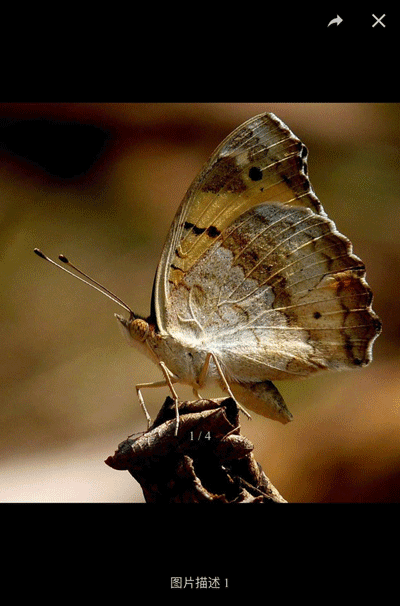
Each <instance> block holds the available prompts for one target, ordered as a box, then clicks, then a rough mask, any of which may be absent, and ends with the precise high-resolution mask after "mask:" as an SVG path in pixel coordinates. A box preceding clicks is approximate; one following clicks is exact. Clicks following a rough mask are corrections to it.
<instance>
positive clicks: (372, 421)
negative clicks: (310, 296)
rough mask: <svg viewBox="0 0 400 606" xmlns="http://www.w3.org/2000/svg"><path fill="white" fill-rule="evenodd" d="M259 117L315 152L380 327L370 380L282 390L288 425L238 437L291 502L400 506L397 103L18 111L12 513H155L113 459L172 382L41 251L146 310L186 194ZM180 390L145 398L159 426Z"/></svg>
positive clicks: (263, 424) (2, 294) (10, 271)
mask: <svg viewBox="0 0 400 606" xmlns="http://www.w3.org/2000/svg"><path fill="white" fill-rule="evenodd" d="M263 111H273V112H275V113H276V114H277V115H278V116H279V117H280V118H281V119H282V120H283V121H284V122H286V123H287V124H288V126H289V127H290V128H291V129H292V130H293V131H294V133H295V134H296V135H298V136H299V137H300V138H301V139H302V141H303V142H304V143H305V144H306V145H307V147H308V148H309V152H310V156H309V173H310V178H311V182H312V184H313V187H314V189H315V191H316V193H317V195H318V197H319V198H320V200H321V202H322V204H323V206H324V208H325V210H326V212H327V213H328V215H329V216H330V217H331V218H332V219H333V220H334V221H335V223H336V225H337V227H338V229H339V231H341V232H342V233H344V234H345V235H346V236H347V237H349V238H350V239H351V241H352V242H353V245H354V250H355V253H356V254H357V255H358V256H360V257H361V258H362V259H363V261H364V262H365V264H366V266H367V278H368V282H369V284H370V285H371V287H372V289H373V291H374V294H375V301H374V309H375V310H376V312H377V313H378V314H379V315H380V317H381V319H382V321H383V333H382V335H381V336H380V337H379V338H378V340H377V341H376V343H375V348H374V362H373V363H372V365H371V366H370V367H368V368H366V369H362V370H357V371H352V372H344V373H340V374H338V373H332V374H329V373H326V374H322V375H321V376H319V377H314V378H311V379H307V380H304V381H301V382H280V383H278V384H277V385H278V388H279V389H280V391H281V393H282V394H283V395H284V397H285V400H286V402H287V404H288V406H289V408H290V410H291V412H292V413H293V415H294V420H293V422H292V423H290V424H288V425H285V426H282V425H280V424H278V423H276V422H274V421H270V420H268V419H264V418H262V417H257V416H256V415H254V414H253V421H251V422H248V421H246V419H244V418H243V420H242V432H243V434H244V435H246V436H247V437H248V438H249V439H250V440H251V441H252V442H253V443H254V446H255V455H256V458H257V460H258V461H259V463H260V464H261V465H262V467H263V469H264V471H265V472H266V474H267V475H268V476H269V478H270V479H271V481H272V482H273V484H274V485H275V486H276V487H277V489H278V490H279V491H280V492H281V494H282V495H283V496H284V497H285V498H286V499H287V500H288V501H291V502H399V501H400V446H399V444H400V440H399V435H400V371H399V337H400V331H399V325H400V297H399V282H400V272H399V263H400V233H399V225H400V179H399V166H400V163H399V160H400V105H398V104H356V103H354V104H321V103H313V104H281V103H251V104H244V103H237V104H227V103H215V104H214V103H204V104H185V103H182V104H180V103H172V104H162V103H160V104H148V103H142V104H136V103H121V104H114V103H110V104H108V103H50V104H49V103H31V104H21V103H8V104H0V213H1V214H0V217H1V235H0V238H1V239H0V244H1V282H2V285H1V289H0V300H1V317H0V330H1V349H0V357H1V361H0V406H1V411H0V443H1V453H2V454H1V460H0V502H10V501H13V502H95V501H97V502H104V501H107V502H110V501H114V502H123V501H125V502H143V497H142V493H141V490H140V487H139V486H138V485H137V484H136V483H135V482H134V481H133V479H132V478H131V476H130V475H129V474H128V473H127V472H117V471H114V470H112V469H110V468H109V467H107V466H106V465H105V464H104V459H106V458H107V457H108V456H109V455H110V454H112V453H113V452H114V450H115V449H116V447H117V444H118V443H119V442H120V441H122V440H123V439H125V437H126V436H127V434H130V433H133V432H135V431H140V430H143V429H145V422H144V418H143V416H142V413H141V410H140V408H139V405H138V404H137V401H136V392H135V389H134V386H135V384H136V383H139V382H144V381H153V380H158V379H159V378H160V372H159V370H158V369H157V367H156V366H154V365H153V364H152V363H151V362H150V361H147V360H146V359H144V358H142V357H140V356H139V355H138V354H136V351H135V350H134V349H131V348H129V347H128V346H127V344H126V343H125V341H124V340H123V338H122V336H121V335H120V332H119V329H118V326H117V322H116V320H115V318H114V316H113V314H114V312H121V310H120V309H119V308H118V307H117V306H116V305H115V304H114V303H112V302H111V301H109V300H107V299H106V298H104V297H102V296H101V295H99V294H98V293H96V292H95V291H93V290H92V289H90V288H88V287H86V286H85V285H83V284H81V283H79V282H78V281H77V280H74V279H72V278H71V277H69V276H68V275H66V274H65V273H64V272H61V271H59V270H57V268H55V267H53V266H51V265H49V264H47V263H45V262H44V261H43V260H41V259H39V258H38V257H37V256H36V255H34V254H33V248H34V247H39V248H41V249H43V251H44V252H45V253H46V254H48V255H49V256H51V257H53V258H55V259H56V258H57V256H58V254H59V253H63V254H65V255H66V256H67V257H69V258H70V260H71V261H72V262H75V263H76V264H77V265H78V267H80V268H82V269H83V270H84V271H86V272H87V273H89V274H90V275H91V276H93V277H94V278H95V279H96V280H98V281H100V282H101V283H103V284H104V285H105V286H106V287H108V288H109V289H111V290H112V291H114V292H115V293H116V294H117V295H118V296H120V297H121V298H122V299H124V300H125V301H126V302H127V303H128V304H129V305H130V306H131V307H132V308H133V309H134V310H135V311H136V312H137V313H140V314H142V315H147V314H148V313H149V309H150V296H151V289H152V283H153V278H154V272H155V269H156V266H157V263H158V259H159V255H160V253H161V249H162V245H163V242H164V239H165V237H166V234H167V231H168V228H169V225H170V223H171V221H172V219H173V216H174V213H175V211H176V209H177V206H178V204H179V202H180V201H181V199H182V197H183V195H184V194H185V192H186V189H187V188H188V186H189V185H190V183H191V181H192V179H193V178H194V177H195V175H196V174H197V172H198V171H199V169H200V168H201V166H202V164H203V163H204V162H205V161H206V160H207V158H208V157H209V155H210V154H211V152H212V151H213V150H214V148H215V147H216V146H217V145H218V144H219V143H220V142H221V141H222V139H223V138H224V137H225V136H226V135H227V134H229V132H230V131H231V130H233V129H234V128H235V127H236V126H238V125H239V124H240V123H242V122H243V121H244V120H246V119H248V118H250V117H252V116H254V115H256V114H257V113H260V112H263ZM178 390H179V393H180V395H182V397H183V398H185V397H188V398H191V391H190V390H189V389H187V388H185V387H180V386H178ZM167 393H168V392H167V390H166V389H160V390H147V391H146V392H145V398H146V403H147V406H148V409H149V411H150V413H151V415H152V417H153V418H154V416H155V415H156V413H157V411H158V408H159V406H160V404H161V403H162V402H163V400H164V398H165V396H166V395H167ZM209 395H211V394H209ZM217 395H221V394H217Z"/></svg>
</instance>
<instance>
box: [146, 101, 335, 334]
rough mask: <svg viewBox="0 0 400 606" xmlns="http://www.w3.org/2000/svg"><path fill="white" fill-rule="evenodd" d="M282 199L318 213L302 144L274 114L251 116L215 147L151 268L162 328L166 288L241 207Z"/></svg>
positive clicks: (165, 315)
mask: <svg viewBox="0 0 400 606" xmlns="http://www.w3.org/2000/svg"><path fill="white" fill-rule="evenodd" d="M270 201H271V202H272V201H273V202H282V203H284V204H288V205H296V206H304V207H308V208H311V209H312V210H313V211H314V212H315V213H317V214H321V213H322V214H324V211H323V209H322V206H321V204H320V202H319V200H318V198H317V197H316V196H315V194H314V192H313V190H312V188H311V185H310V182H309V180H308V178H307V149H306V147H305V146H304V145H303V143H302V142H301V141H300V140H299V139H298V138H297V137H296V136H295V135H294V134H293V133H292V132H291V131H290V130H289V128H288V127H287V126H286V125H285V124H284V123H283V122H282V121H281V120H279V119H278V118H277V117H276V116H275V115H274V114H268V113H266V114H261V115H259V116H255V117H254V118H251V119H250V120H248V121H247V122H245V123H244V124H242V125H241V126H239V127H238V128H237V129H236V130H234V131H233V132H232V133H231V134H230V135H229V136H228V137H227V138H226V139H225V140H224V141H223V142H222V143H221V144H220V145H219V146H218V148H217V149H216V150H215V152H214V153H213V154H212V156H211V158H210V159H209V160H208V162H206V164H205V165H204V167H203V169H202V170H201V172H200V173H199V174H198V176H197V177H196V179H195V180H194V182H193V183H192V185H191V187H190V188H189V190H188V191H187V193H186V196H185V197H184V199H183V201H182V203H181V205H180V207H179V209H178V211H177V213H176V215H175V219H174V221H173V223H172V225H171V228H170V231H169V233H168V236H167V240H166V242H165V245H164V249H163V252H162V256H161V260H160V263H159V266H158V269H157V273H156V278H155V283H154V289H153V301H152V303H153V309H154V312H155V315H156V318H157V324H158V327H159V329H160V332H161V333H163V332H167V331H168V307H169V303H168V302H169V291H170V288H171V285H172V284H178V283H180V282H181V281H182V280H183V277H184V275H185V273H186V272H187V271H188V270H189V269H190V268H191V267H193V265H195V264H196V262H197V260H198V259H199V258H200V257H201V256H202V255H203V253H204V252H205V251H206V250H207V249H208V248H209V247H210V246H211V244H212V243H213V241H214V239H215V238H216V237H217V236H218V235H219V234H220V233H221V231H223V230H224V229H225V228H226V227H227V226H229V225H230V224H231V223H232V222H233V221H234V220H235V219H236V218H237V217H239V216H240V215H241V214H242V213H244V212H245V211H246V210H248V209H250V208H252V207H254V206H256V205H257V204H260V203H267V202H270Z"/></svg>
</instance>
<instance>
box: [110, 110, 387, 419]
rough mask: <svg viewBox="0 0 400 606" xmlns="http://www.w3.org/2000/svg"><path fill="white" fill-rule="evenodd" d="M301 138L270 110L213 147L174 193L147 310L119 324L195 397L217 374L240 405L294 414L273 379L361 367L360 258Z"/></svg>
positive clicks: (365, 354)
mask: <svg viewBox="0 0 400 606" xmlns="http://www.w3.org/2000/svg"><path fill="white" fill-rule="evenodd" d="M307 155H308V152H307V148H306V147H305V145H303V143H302V142H301V141H300V140H299V139H298V138H297V137H296V136H295V135H294V134H293V133H292V132H291V131H290V130H289V128H288V127H287V126H286V125H285V124H284V123H283V122H282V121H281V120H279V119H278V118H277V117H276V116H275V115H274V114H272V113H264V114H261V115H258V116H255V117H253V118H251V119H250V120H248V121H247V122H245V123H244V124H242V125H241V126H239V127H238V128H237V129H236V130H234V131H233V132H232V133H231V134H230V135H229V136H228V137H227V138H226V139H225V140H224V141H223V142H222V143H221V144H220V145H219V147H218V148H217V149H216V150H215V151H214V153H213V154H212V156H211V157H210V159H209V160H208V162H207V163H206V164H205V166H204V167H203V169H202V170H201V172H200V173H199V175H198V176H197V178H196V179H195V180H194V182H193V183H192V185H191V186H190V188H189V190H188V191H187V194H186V196H185V197H184V199H183V201H182V203H181V205H180V207H179V209H178V211H177V213H176V216H175V218H174V220H173V223H172V225H171V227H170V230H169V233H168V236H167V239H166V242H165V245H164V248H163V251H162V255H161V260H160V263H159V265H158V268H157V272H156V276H155V281H154V286H153V294H152V302H151V314H150V316H149V317H148V318H147V319H144V318H141V317H139V316H136V315H135V314H133V313H132V314H131V317H130V318H129V319H128V320H126V319H124V318H123V317H121V316H119V315H117V314H116V316H117V318H118V320H119V322H120V324H121V327H122V329H123V332H124V333H125V335H126V336H127V338H128V341H129V342H130V343H131V344H132V345H136V346H138V347H139V349H141V350H142V351H143V353H145V354H146V355H148V356H149V357H150V358H151V359H153V360H154V362H155V363H156V364H158V365H159V366H160V367H161V370H162V372H163V374H164V380H163V381H160V382H156V383H152V384H142V385H139V386H137V391H138V395H139V399H140V400H141V403H142V406H144V401H143V398H142V394H141V390H142V389H143V388H144V387H149V386H159V385H168V386H169V387H170V389H171V391H172V394H173V397H174V399H175V400H176V401H177V398H178V396H177V394H176V392H175V389H174V387H173V384H174V383H185V384H188V385H191V386H192V388H193V390H194V393H195V395H196V396H199V390H201V389H202V388H203V387H204V386H206V385H212V384H218V385H219V386H220V387H222V389H223V390H225V391H226V392H228V393H229V395H231V396H232V397H234V398H235V400H237V401H238V402H239V403H240V404H242V405H243V406H244V407H245V408H249V409H250V410H254V411H255V412H257V413H259V414H261V415H264V416H266V417H269V418H271V419H275V420H278V421H280V422H282V423H287V422H288V421H290V420H291V419H292V415H291V413H290V412H289V410H288V408H287V406H286V404H285V402H284V400H283V398H282V396H281V394H280V393H279V391H278V389H277V388H276V387H275V386H274V384H273V383H272V381H275V380H280V379H297V378H301V377H306V376H308V375H311V374H314V373H316V372H319V371H321V370H326V369H333V370H342V369H347V368H354V367H362V366H366V365H367V364H368V363H369V362H370V361H371V359H372V345H373V342H374V340H375V339H376V337H377V336H378V335H379V333H380V331H381V323H380V320H379V318H378V317H377V315H376V314H375V313H374V312H373V310H372V307H371V303H372V292H371V290H370V288H369V286H368V284H367V283H366V281H365V267H364V265H363V263H362V261H361V260H360V259H359V258H358V257H357V256H355V255H354V254H353V251H352V245H351V243H350V241H349V240H348V239H347V238H346V237H345V236H343V235H342V234H340V233H339V232H338V231H337V229H336V227H335V224H334V223H333V221H331V220H330V219H329V218H328V217H327V215H326V214H325V212H324V210H323V208H322V206H321V203H320V202H319V200H318V198H317V196H316V195H315V193H314V191H313V189H312V186H311V184H310V181H309V179H308V176H307Z"/></svg>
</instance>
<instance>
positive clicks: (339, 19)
mask: <svg viewBox="0 0 400 606" xmlns="http://www.w3.org/2000/svg"><path fill="white" fill-rule="evenodd" d="M342 21H343V19H342V17H339V15H337V16H336V17H335V18H334V19H332V20H331V21H329V23H328V27H329V26H330V25H340V24H341V23H342Z"/></svg>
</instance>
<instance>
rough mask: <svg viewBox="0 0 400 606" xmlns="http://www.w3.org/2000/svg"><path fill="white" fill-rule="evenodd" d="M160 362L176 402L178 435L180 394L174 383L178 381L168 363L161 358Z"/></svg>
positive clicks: (176, 431)
mask: <svg viewBox="0 0 400 606" xmlns="http://www.w3.org/2000/svg"><path fill="white" fill-rule="evenodd" d="M159 364H160V368H161V370H162V371H163V374H164V377H165V382H166V385H168V387H169V388H170V390H171V393H172V397H173V400H174V403H175V435H176V436H177V435H178V428H179V410H178V394H177V393H176V391H175V389H174V387H173V385H172V383H176V381H177V377H175V375H173V374H172V372H171V371H170V370H169V368H168V367H167V366H166V364H165V363H164V362H163V361H162V360H160V361H159Z"/></svg>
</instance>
